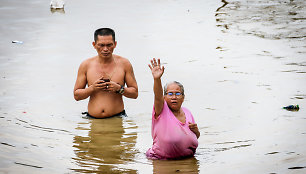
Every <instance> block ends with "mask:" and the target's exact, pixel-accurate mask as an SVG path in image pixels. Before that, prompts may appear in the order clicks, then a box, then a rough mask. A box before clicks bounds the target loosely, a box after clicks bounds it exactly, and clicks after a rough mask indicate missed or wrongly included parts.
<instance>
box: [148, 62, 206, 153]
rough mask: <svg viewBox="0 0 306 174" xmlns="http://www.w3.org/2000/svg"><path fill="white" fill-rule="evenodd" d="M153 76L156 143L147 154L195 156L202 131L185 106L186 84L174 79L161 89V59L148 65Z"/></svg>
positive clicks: (153, 126) (154, 138) (153, 119)
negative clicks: (184, 85) (183, 105)
mask: <svg viewBox="0 0 306 174" xmlns="http://www.w3.org/2000/svg"><path fill="white" fill-rule="evenodd" d="M149 68H150V69H151V71H152V75H153V79H154V89H153V90H154V94H155V97H154V107H153V112H152V138H153V146H152V148H150V149H148V151H147V153H146V155H147V157H148V158H150V159H180V158H185V157H190V156H193V155H194V153H195V151H196V148H197V147H198V138H199V137H200V132H199V129H198V127H197V124H196V123H195V121H194V118H193V116H192V114H191V112H190V111H189V110H188V109H187V108H184V107H181V106H182V103H183V102H184V98H185V95H184V87H183V85H182V84H180V83H179V82H176V81H174V82H171V83H169V84H167V85H166V86H165V88H164V93H163V88H162V83H161V76H162V75H163V73H164V69H165V68H164V67H163V66H162V67H161V65H160V59H158V60H157V61H156V59H155V58H154V59H153V60H151V64H149Z"/></svg>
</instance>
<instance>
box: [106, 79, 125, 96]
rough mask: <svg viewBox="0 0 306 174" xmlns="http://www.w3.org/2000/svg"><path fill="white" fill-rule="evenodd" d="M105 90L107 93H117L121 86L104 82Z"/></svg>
mask: <svg viewBox="0 0 306 174" xmlns="http://www.w3.org/2000/svg"><path fill="white" fill-rule="evenodd" d="M105 85H106V86H105V88H104V89H103V90H105V91H108V92H115V93H116V92H117V91H119V90H120V89H121V85H120V84H118V83H116V82H114V81H110V82H105Z"/></svg>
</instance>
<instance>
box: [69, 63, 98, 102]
mask: <svg viewBox="0 0 306 174" xmlns="http://www.w3.org/2000/svg"><path fill="white" fill-rule="evenodd" d="M86 70H87V62H86V61H84V62H82V63H81V65H80V67H79V70H78V76H77V79H76V82H75V85H74V90H73V93H74V99H75V100H77V101H79V100H83V99H86V98H88V97H89V96H90V95H91V93H92V92H93V88H92V87H88V88H85V87H86V84H87V78H86Z"/></svg>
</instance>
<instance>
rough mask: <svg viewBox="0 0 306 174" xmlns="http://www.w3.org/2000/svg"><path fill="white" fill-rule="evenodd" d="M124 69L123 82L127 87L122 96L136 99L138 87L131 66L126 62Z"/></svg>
mask: <svg viewBox="0 0 306 174" xmlns="http://www.w3.org/2000/svg"><path fill="white" fill-rule="evenodd" d="M125 67H126V74H125V79H124V80H125V83H126V86H127V87H125V88H124V93H123V96H125V97H128V98H133V99H136V98H137V97H138V85H137V82H136V78H135V75H134V71H133V67H132V64H131V63H130V62H129V61H128V60H127V62H126V63H125Z"/></svg>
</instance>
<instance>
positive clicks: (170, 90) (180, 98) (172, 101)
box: [164, 83, 185, 111]
mask: <svg viewBox="0 0 306 174" xmlns="http://www.w3.org/2000/svg"><path fill="white" fill-rule="evenodd" d="M166 91H167V94H166V95H165V96H164V100H165V101H166V102H167V104H168V106H169V108H170V109H171V110H172V111H179V110H180V109H181V106H182V104H183V102H184V98H185V97H184V95H183V94H182V91H181V88H180V87H179V86H178V85H177V84H176V83H171V84H169V85H168V87H167V90H166ZM171 94H172V95H171Z"/></svg>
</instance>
